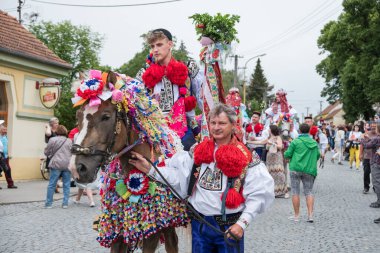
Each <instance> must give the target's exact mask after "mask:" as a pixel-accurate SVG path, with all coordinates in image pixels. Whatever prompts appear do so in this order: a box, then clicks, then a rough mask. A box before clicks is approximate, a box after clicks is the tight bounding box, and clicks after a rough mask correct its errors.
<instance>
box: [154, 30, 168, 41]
mask: <svg viewBox="0 0 380 253" xmlns="http://www.w3.org/2000/svg"><path fill="white" fill-rule="evenodd" d="M155 32H162V33H163V34H164V35H165V36H166V37H167V38H168V39H169V40H170V41H172V40H173V36H172V34H171V33H170V32H169V31H168V30H166V29H164V28H158V29H155V30H153V31H152V33H155Z"/></svg>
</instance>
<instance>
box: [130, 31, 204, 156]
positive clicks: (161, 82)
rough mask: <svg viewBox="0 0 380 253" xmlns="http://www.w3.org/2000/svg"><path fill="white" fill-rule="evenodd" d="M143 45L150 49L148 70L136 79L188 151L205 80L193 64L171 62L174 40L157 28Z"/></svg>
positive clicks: (190, 62)
mask: <svg viewBox="0 0 380 253" xmlns="http://www.w3.org/2000/svg"><path fill="white" fill-rule="evenodd" d="M146 42H147V43H148V44H149V45H150V48H151V53H150V55H149V57H148V59H147V64H148V65H149V67H148V68H147V69H146V70H142V71H140V72H139V73H138V74H137V76H138V77H137V78H139V79H142V81H143V82H144V84H145V86H146V87H147V88H148V89H150V90H151V92H152V94H153V95H154V97H155V98H156V99H157V101H158V102H159V105H160V108H161V110H162V112H163V113H164V114H165V115H166V116H167V121H168V125H169V127H170V128H171V129H172V130H174V131H175V132H176V133H177V134H178V136H179V137H180V138H181V140H182V143H183V145H184V148H185V150H189V148H190V147H191V146H192V145H193V144H194V143H195V138H194V134H197V129H199V127H198V125H197V122H196V120H195V112H194V108H195V106H196V104H197V101H198V107H200V108H201V104H202V101H201V99H200V90H201V85H202V83H203V81H204V76H203V74H202V73H201V72H200V71H199V68H198V66H197V65H196V64H195V62H194V61H189V62H188V64H187V66H186V65H185V64H184V63H182V62H180V61H177V60H176V59H174V57H173V55H172V50H173V47H174V43H173V38H172V34H171V33H170V32H169V31H168V30H166V29H162V28H160V29H155V30H153V31H150V32H149V33H148V34H147V36H146ZM140 76H141V77H140ZM188 78H190V82H188Z"/></svg>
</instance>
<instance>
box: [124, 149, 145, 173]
mask: <svg viewBox="0 0 380 253" xmlns="http://www.w3.org/2000/svg"><path fill="white" fill-rule="evenodd" d="M131 153H132V156H131V158H132V159H129V161H128V162H129V163H130V164H132V165H133V166H135V167H136V169H138V170H140V171H142V172H144V173H146V174H148V173H149V170H150V164H149V162H148V161H147V160H145V158H144V157H143V156H142V155H140V154H139V153H136V152H135V151H132V152H131Z"/></svg>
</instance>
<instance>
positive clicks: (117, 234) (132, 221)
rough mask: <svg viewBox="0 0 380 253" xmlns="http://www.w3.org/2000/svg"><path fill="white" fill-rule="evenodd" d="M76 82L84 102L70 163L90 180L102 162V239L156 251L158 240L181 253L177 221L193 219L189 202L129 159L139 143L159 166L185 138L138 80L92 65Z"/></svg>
mask: <svg viewBox="0 0 380 253" xmlns="http://www.w3.org/2000/svg"><path fill="white" fill-rule="evenodd" d="M75 85H77V86H79V88H78V89H77V92H76V95H75V97H74V98H73V103H74V106H81V108H80V109H79V110H78V112H77V119H78V123H79V133H78V135H77V136H76V139H75V142H74V144H73V148H72V153H73V156H72V158H71V162H70V170H71V171H72V174H73V176H74V178H75V180H76V181H77V182H78V183H81V184H87V183H90V182H93V181H94V180H95V178H96V175H97V173H98V170H99V168H102V173H101V174H102V176H101V181H102V187H101V189H100V195H101V208H102V213H101V215H100V218H99V224H98V226H97V230H98V237H97V241H98V242H99V243H100V244H101V245H102V246H104V247H110V248H111V252H119V253H121V252H133V251H134V250H135V249H137V248H140V247H142V250H143V252H154V251H155V249H156V248H157V245H158V242H159V240H160V239H161V240H164V241H165V249H166V252H173V253H174V252H178V238H177V235H176V232H175V228H176V227H180V226H186V225H187V224H188V222H189V218H188V215H187V212H186V208H185V205H184V204H183V203H181V202H180V201H179V200H178V199H177V198H176V196H174V195H173V193H172V192H171V191H170V190H169V189H168V188H167V187H166V186H165V185H163V184H161V183H159V182H157V181H155V180H154V179H152V178H150V177H148V176H147V175H146V174H144V173H141V172H140V171H139V170H137V169H135V168H133V167H132V166H131V165H130V164H129V163H128V161H129V159H131V156H130V151H131V150H134V151H136V152H138V153H140V154H142V155H143V156H145V157H146V158H148V159H150V160H151V161H155V162H156V164H158V166H159V162H160V161H161V160H163V159H165V158H168V157H170V156H172V155H173V154H174V153H175V152H177V151H179V150H182V148H183V147H182V144H181V140H180V138H179V137H178V135H177V134H176V133H175V132H174V131H172V130H171V129H170V128H169V127H168V126H167V123H166V120H165V117H164V116H163V114H162V112H161V110H160V108H159V105H158V103H157V101H156V100H155V99H153V98H152V97H151V96H150V95H149V93H148V91H147V90H146V88H145V86H144V85H143V84H142V83H141V82H140V81H138V80H136V79H131V78H126V77H125V76H122V75H118V74H116V73H113V72H109V73H101V72H100V71H95V70H92V71H89V72H88V73H87V74H86V75H85V77H84V79H82V80H78V81H77V82H76V83H75Z"/></svg>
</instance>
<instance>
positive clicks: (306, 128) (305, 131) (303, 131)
mask: <svg viewBox="0 0 380 253" xmlns="http://www.w3.org/2000/svg"><path fill="white" fill-rule="evenodd" d="M300 131H301V134H308V133H309V131H310V127H309V125H308V124H305V123H303V124H301V125H300Z"/></svg>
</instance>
